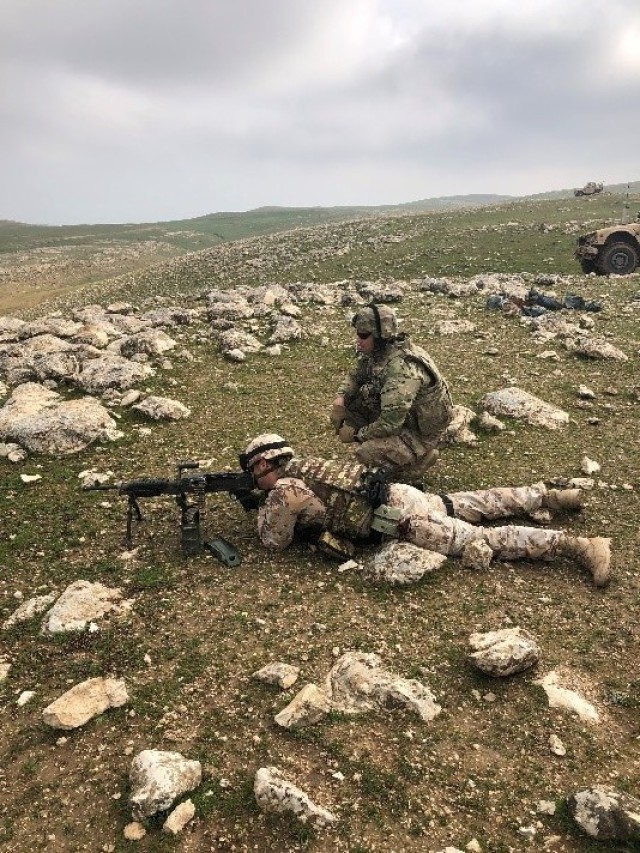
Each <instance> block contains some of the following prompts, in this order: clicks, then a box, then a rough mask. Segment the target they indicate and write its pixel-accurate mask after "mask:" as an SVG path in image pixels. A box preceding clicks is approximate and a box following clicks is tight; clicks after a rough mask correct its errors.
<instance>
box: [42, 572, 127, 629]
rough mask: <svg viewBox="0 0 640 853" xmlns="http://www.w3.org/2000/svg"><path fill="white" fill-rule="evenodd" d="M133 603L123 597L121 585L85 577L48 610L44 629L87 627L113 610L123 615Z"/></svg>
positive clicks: (72, 585)
mask: <svg viewBox="0 0 640 853" xmlns="http://www.w3.org/2000/svg"><path fill="white" fill-rule="evenodd" d="M131 606H132V602H131V601H126V600H124V601H123V599H122V592H121V591H120V589H118V588H112V587H107V586H104V585H103V584H101V583H91V582H90V581H84V580H78V581H74V583H72V584H70V586H68V587H67V588H66V589H65V591H64V592H63V593H62V595H61V596H60V598H58V600H57V601H56V603H55V604H54V605H53V607H52V608H51V609H50V610H49V612H48V613H47V614H46V616H45V618H44V621H43V623H42V633H49V634H59V633H63V632H65V631H84V630H86V629H87V628H88V627H89V625H90V624H91V623H92V622H95V621H96V620H100V619H103V618H104V617H105V616H107V615H109V614H110V615H113V616H121V615H123V614H125V613H127V612H128V611H129V610H130V609H131Z"/></svg>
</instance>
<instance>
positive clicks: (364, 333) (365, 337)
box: [356, 332, 371, 341]
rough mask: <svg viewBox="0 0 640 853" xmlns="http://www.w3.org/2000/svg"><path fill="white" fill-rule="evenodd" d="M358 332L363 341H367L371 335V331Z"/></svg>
mask: <svg viewBox="0 0 640 853" xmlns="http://www.w3.org/2000/svg"><path fill="white" fill-rule="evenodd" d="M356 334H357V336H358V337H359V338H360V340H361V341H366V340H367V338H370V337H371V332H356Z"/></svg>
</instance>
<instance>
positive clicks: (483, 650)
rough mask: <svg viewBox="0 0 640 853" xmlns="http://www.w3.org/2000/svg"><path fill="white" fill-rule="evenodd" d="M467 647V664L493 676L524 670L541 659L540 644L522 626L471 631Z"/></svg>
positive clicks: (502, 675)
mask: <svg viewBox="0 0 640 853" xmlns="http://www.w3.org/2000/svg"><path fill="white" fill-rule="evenodd" d="M469 647H470V652H469V653H468V654H467V660H468V661H469V663H470V664H471V665H472V666H473V667H475V669H478V670H480V672H484V673H485V674H486V675H490V676H492V677H493V678H504V677H506V676H508V675H514V674H515V673H517V672H524V671H525V670H527V669H531V667H532V666H535V665H536V664H537V663H538V661H539V660H540V647H539V646H538V644H537V643H536V641H535V639H534V638H533V637H532V636H531V634H529V633H528V632H527V631H525V630H524V628H504V629H502V630H500V631H487V632H486V633H484V634H480V633H477V634H471V636H470V637H469Z"/></svg>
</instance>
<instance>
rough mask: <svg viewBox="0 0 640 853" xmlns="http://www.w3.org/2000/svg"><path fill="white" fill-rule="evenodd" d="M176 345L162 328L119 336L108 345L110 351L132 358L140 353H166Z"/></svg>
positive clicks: (151, 354)
mask: <svg viewBox="0 0 640 853" xmlns="http://www.w3.org/2000/svg"><path fill="white" fill-rule="evenodd" d="M175 346H176V342H175V341H174V339H173V338H171V337H169V335H168V334H167V333H166V332H163V331H162V329H155V328H154V329H144V330H143V331H141V332H138V333H137V334H135V335H127V336H126V337H123V338H118V339H117V340H115V341H113V342H112V343H110V344H109V346H108V347H107V350H108V351H109V352H115V353H117V354H118V355H121V356H122V357H123V358H131V357H132V356H134V355H138V354H139V353H145V354H146V355H150V356H160V355H164V353H166V352H170V351H171V350H172V349H174V347H175Z"/></svg>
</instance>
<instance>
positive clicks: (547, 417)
mask: <svg viewBox="0 0 640 853" xmlns="http://www.w3.org/2000/svg"><path fill="white" fill-rule="evenodd" d="M480 406H481V407H482V408H485V409H487V410H488V411H489V412H491V413H492V414H494V415H505V416H507V417H510V418H522V419H524V420H526V421H527V422H528V423H530V424H535V425H537V426H544V427H546V428H547V429H552V430H555V429H559V428H560V427H563V426H565V424H568V423H569V415H568V414H567V412H564V411H563V410H562V409H559V408H558V407H557V406H553V405H551V404H550V403H546V402H545V401H544V400H541V399H540V398H539V397H535V396H534V395H533V394H529V393H528V392H527V391H523V390H522V389H521V388H517V387H515V386H514V387H511V388H503V389H502V390H500V391H492V392H490V393H489V394H485V396H484V397H483V398H482V400H481V401H480Z"/></svg>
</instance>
